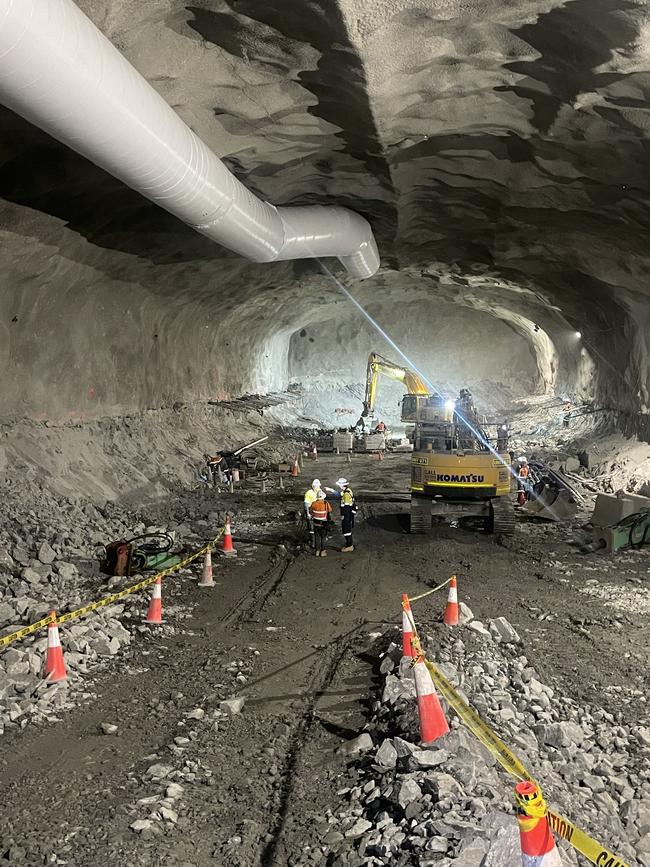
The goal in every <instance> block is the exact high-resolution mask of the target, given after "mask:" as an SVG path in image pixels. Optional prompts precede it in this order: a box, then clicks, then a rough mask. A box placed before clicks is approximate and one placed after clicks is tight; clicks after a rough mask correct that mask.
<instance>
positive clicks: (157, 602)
mask: <svg viewBox="0 0 650 867" xmlns="http://www.w3.org/2000/svg"><path fill="white" fill-rule="evenodd" d="M144 622H145V623H162V622H163V619H162V578H156V583H155V584H154V585H153V593H152V594H151V601H150V602H149V610H148V611H147V616H146V617H145V620H144Z"/></svg>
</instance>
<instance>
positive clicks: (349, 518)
mask: <svg viewBox="0 0 650 867" xmlns="http://www.w3.org/2000/svg"><path fill="white" fill-rule="evenodd" d="M336 486H337V487H338V488H339V490H338V491H335V490H334V488H325V490H326V491H328V492H329V493H330V494H334V495H335V496H336V497H338V498H339V501H340V504H341V532H342V533H343V547H342V548H341V551H343V552H345V553H348V552H349V551H354V540H353V538H352V531H353V530H354V516H355V515H356V514H357V504H356V502H355V499H354V493H353V491H352V488H351V487H350V483H349V482H348V480H347V479H339V480H338V481H337V483H336Z"/></svg>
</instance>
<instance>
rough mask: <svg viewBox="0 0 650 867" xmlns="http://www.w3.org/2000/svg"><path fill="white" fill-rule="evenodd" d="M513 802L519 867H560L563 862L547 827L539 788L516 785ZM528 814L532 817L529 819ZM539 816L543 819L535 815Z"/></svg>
mask: <svg viewBox="0 0 650 867" xmlns="http://www.w3.org/2000/svg"><path fill="white" fill-rule="evenodd" d="M515 800H516V801H517V821H518V822H519V838H520V841H521V865H522V867H562V859H561V858H560V853H559V852H558V850H557V847H556V845H555V839H554V837H553V832H552V831H551V829H550V827H549V824H548V817H547V816H546V804H545V803H544V800H543V799H542V795H541V792H540V791H539V788H538V787H537V786H536V785H535V783H531V782H529V781H527V780H526V781H524V782H521V783H517V785H516V786H515ZM527 811H530V813H534V814H535V815H529V814H528V812H527ZM540 813H541V814H542V815H538V814H540Z"/></svg>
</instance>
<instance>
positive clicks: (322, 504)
mask: <svg viewBox="0 0 650 867" xmlns="http://www.w3.org/2000/svg"><path fill="white" fill-rule="evenodd" d="M309 511H310V512H311V516H312V518H313V519H314V521H327V516H328V515H329V513H330V512H331V511H332V507H331V505H330V504H329V503H328V502H327V500H315V501H314V502H313V503H312V504H311V506H310V507H309Z"/></svg>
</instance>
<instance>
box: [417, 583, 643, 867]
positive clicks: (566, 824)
mask: <svg viewBox="0 0 650 867" xmlns="http://www.w3.org/2000/svg"><path fill="white" fill-rule="evenodd" d="M450 580H451V579H450ZM434 589H437V588H434ZM425 595H428V594H425ZM419 598H422V597H419ZM410 601H413V600H410ZM406 613H407V616H408V618H409V621H410V624H411V628H412V630H413V634H414V635H416V636H417V634H418V632H417V628H416V626H415V621H414V620H413V617H412V615H411V613H410V611H407V612H406ZM416 640H417V643H418V645H419V639H416ZM419 652H420V653H421V654H422V658H423V659H424V662H425V664H426V667H427V669H428V671H429V674H430V675H431V680H432V681H433V684H434V686H435V687H436V689H438V690H439V692H440V694H441V695H442V696H443V698H444V699H445V700H446V701H447V703H448V704H449V705H450V706H451V707H452V708H453V709H454V710H455V712H456V713H457V714H458V716H459V717H460V719H461V720H462V721H463V722H464V723H465V725H466V726H467V727H468V728H469V729H470V731H471V732H472V733H473V734H474V735H475V737H477V738H478V740H479V741H480V742H481V743H482V744H483V746H484V747H485V748H486V749H487V750H489V752H490V753H491V754H492V755H493V756H494V758H495V759H496V760H497V761H498V762H499V764H500V765H501V767H502V768H503V769H504V770H505V771H507V772H508V773H509V774H510V775H511V776H512V777H514V778H515V779H516V780H519V781H522V780H528V781H529V782H531V783H535V785H536V786H538V788H540V790H541V787H539V784H538V783H537V781H536V780H535V778H534V777H533V776H532V775H531V774H530V773H529V771H527V770H526V767H525V766H524V765H523V764H522V762H521V761H520V760H519V759H518V758H517V756H516V755H515V754H514V753H513V752H512V750H510V749H509V748H508V747H507V746H506V745H505V744H504V743H503V741H502V740H501V738H500V737H499V736H498V735H497V734H496V732H495V731H494V730H493V729H492V728H491V727H490V726H489V725H488V724H487V723H486V722H485V721H484V720H483V719H481V717H480V716H479V715H478V714H477V713H476V711H475V710H474V709H473V708H471V707H470V706H469V705H468V704H467V702H466V701H465V699H464V698H463V697H462V696H461V695H460V693H459V692H457V690H456V689H455V688H454V687H453V686H452V684H451V683H450V682H449V681H448V680H447V678H446V677H445V676H444V674H443V673H442V672H441V671H440V670H439V669H438V668H437V667H436V666H435V665H434V664H433V663H432V662H429V660H428V659H426V657H425V656H424V653H423V651H422V648H421V646H419ZM547 816H548V820H549V822H550V825H551V827H552V828H553V831H555V833H556V834H557V835H558V836H559V837H562V838H563V839H564V840H566V841H567V842H568V843H569V844H570V845H571V846H573V848H574V849H575V850H576V852H580V854H581V855H584V857H585V858H587V859H588V860H589V861H591V863H592V864H596V865H597V867H630V865H629V864H628V863H627V862H626V861H624V860H623V859H622V858H620V857H619V856H618V855H614V854H613V853H612V852H610V851H609V849H606V848H605V847H604V846H603V845H601V844H600V843H599V842H598V841H597V840H594V839H593V838H592V837H590V836H589V835H588V834H585V832H584V831H581V830H580V828H578V827H576V826H575V825H574V824H573V822H570V821H569V820H568V819H565V818H564V817H563V816H560V815H559V814H558V813H555V812H553V811H552V810H548V811H547Z"/></svg>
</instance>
